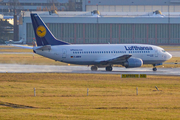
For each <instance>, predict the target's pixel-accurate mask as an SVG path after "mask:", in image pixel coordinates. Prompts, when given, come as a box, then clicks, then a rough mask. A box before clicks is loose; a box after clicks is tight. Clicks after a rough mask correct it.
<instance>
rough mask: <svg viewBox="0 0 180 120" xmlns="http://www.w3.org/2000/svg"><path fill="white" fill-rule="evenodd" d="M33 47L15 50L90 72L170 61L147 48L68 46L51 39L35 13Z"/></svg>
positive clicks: (160, 50)
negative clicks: (81, 67) (115, 66)
mask: <svg viewBox="0 0 180 120" xmlns="http://www.w3.org/2000/svg"><path fill="white" fill-rule="evenodd" d="M31 20H32V25H33V28H34V33H35V37H36V43H37V45H36V46H34V47H30V46H19V45H16V46H18V47H22V48H27V49H33V52H34V53H36V54H38V55H41V56H44V57H47V58H50V59H53V60H55V61H60V62H65V63H70V64H78V65H88V66H91V70H92V71H97V69H98V68H100V67H104V68H105V70H106V71H112V69H113V68H112V67H113V65H115V64H118V65H122V66H124V67H126V68H136V67H141V66H142V65H143V64H152V65H153V71H157V68H156V66H158V65H162V63H163V62H165V61H167V60H169V59H170V58H172V55H171V54H169V53H168V52H166V51H165V50H164V49H163V48H161V47H158V46H155V45H148V44H70V43H67V42H64V41H62V40H58V39H56V38H55V37H54V35H53V34H52V33H51V31H50V30H49V29H48V27H47V26H46V24H45V23H44V22H43V20H42V19H41V18H40V16H39V15H38V14H36V13H31Z"/></svg>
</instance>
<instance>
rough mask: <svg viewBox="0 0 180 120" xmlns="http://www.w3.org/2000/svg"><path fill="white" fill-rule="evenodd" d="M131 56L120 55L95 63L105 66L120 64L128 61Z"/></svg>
mask: <svg viewBox="0 0 180 120" xmlns="http://www.w3.org/2000/svg"><path fill="white" fill-rule="evenodd" d="M131 56H132V55H122V56H119V57H115V58H112V59H108V60H98V61H96V62H98V64H102V65H106V64H110V63H112V64H115V63H121V62H125V61H127V59H129V58H130V57H131Z"/></svg>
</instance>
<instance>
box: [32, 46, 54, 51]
mask: <svg viewBox="0 0 180 120" xmlns="http://www.w3.org/2000/svg"><path fill="white" fill-rule="evenodd" d="M35 50H51V45H45V46H41V47H37V48H36V49H35Z"/></svg>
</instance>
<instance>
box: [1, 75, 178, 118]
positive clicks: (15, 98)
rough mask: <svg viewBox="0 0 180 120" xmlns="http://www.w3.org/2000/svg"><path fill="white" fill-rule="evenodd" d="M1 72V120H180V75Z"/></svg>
mask: <svg viewBox="0 0 180 120" xmlns="http://www.w3.org/2000/svg"><path fill="white" fill-rule="evenodd" d="M0 76H1V77H0V91H1V92H0V119H1V120H5V119H18V120H19V119H21V120H22V119H26V120H32V119H33V120H34V119H38V120H40V119H47V120H49V119H53V120H54V119H63V120H64V119H71V120H77V119H78V120H117V119H118V120H119V119H122V120H124V119H137V120H139V119H166V120H167V119H173V120H174V119H177V120H178V119H180V81H179V77H173V76H148V78H141V79H140V78H138V79H126V78H125V79H122V78H120V75H104V74H103V75H102V74H93V75H92V74H58V73H41V74H38V73H34V74H10V73H6V74H5V73H4V74H0ZM155 86H157V87H158V88H159V91H157V90H156V88H155ZM34 87H35V88H36V97H34V92H33V88H34ZM136 87H138V91H139V95H136ZM87 88H89V96H87Z"/></svg>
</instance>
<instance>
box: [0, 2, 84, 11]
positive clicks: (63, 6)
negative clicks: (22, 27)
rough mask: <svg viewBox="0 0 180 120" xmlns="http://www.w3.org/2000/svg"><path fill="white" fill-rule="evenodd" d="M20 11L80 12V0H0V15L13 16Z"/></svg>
mask: <svg viewBox="0 0 180 120" xmlns="http://www.w3.org/2000/svg"><path fill="white" fill-rule="evenodd" d="M13 9H16V12H17V13H19V12H20V11H48V10H51V9H55V10H57V11H82V0H0V14H4V15H13Z"/></svg>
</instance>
